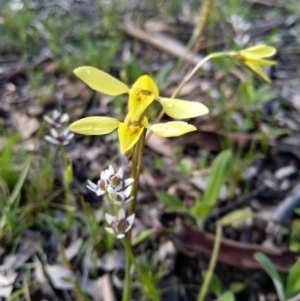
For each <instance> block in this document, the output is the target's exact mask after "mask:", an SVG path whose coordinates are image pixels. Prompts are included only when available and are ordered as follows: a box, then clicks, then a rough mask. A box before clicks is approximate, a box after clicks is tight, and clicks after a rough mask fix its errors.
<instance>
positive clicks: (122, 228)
mask: <svg viewBox="0 0 300 301" xmlns="http://www.w3.org/2000/svg"><path fill="white" fill-rule="evenodd" d="M134 216H135V215H134V214H132V215H130V216H128V217H127V218H126V215H125V211H124V209H122V208H121V209H120V210H119V214H118V217H116V216H112V215H110V214H108V213H106V214H105V219H106V221H107V223H108V224H109V226H110V227H105V230H106V231H107V232H109V233H111V234H114V235H116V237H117V238H118V239H121V238H124V237H125V234H126V233H127V232H128V231H129V230H130V228H131V227H132V225H133V222H134Z"/></svg>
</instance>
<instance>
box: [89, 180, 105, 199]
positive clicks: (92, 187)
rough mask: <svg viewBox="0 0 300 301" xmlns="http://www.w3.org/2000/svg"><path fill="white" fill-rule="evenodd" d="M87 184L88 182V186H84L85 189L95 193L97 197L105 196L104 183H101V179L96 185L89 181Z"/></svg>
mask: <svg viewBox="0 0 300 301" xmlns="http://www.w3.org/2000/svg"><path fill="white" fill-rule="evenodd" d="M87 182H88V185H86V188H88V189H89V190H91V191H93V192H95V193H96V194H97V195H98V196H100V195H103V194H105V192H106V185H105V182H103V181H102V180H101V179H100V180H99V181H98V183H97V184H95V183H93V182H92V181H90V180H88V181H87Z"/></svg>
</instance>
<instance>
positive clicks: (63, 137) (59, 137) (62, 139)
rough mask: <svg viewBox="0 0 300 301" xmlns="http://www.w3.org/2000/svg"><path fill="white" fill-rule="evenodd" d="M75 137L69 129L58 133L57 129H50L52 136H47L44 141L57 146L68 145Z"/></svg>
mask: <svg viewBox="0 0 300 301" xmlns="http://www.w3.org/2000/svg"><path fill="white" fill-rule="evenodd" d="M73 137H74V133H71V132H70V131H69V130H68V129H67V128H66V129H64V130H62V131H60V132H58V131H57V130H56V129H54V128H51V129H50V136H49V135H46V136H45V137H44V139H45V140H46V141H48V142H50V143H52V144H55V145H67V144H69V143H70V142H71V140H72V139H73Z"/></svg>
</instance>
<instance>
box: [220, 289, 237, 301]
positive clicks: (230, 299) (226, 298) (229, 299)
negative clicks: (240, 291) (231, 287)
mask: <svg viewBox="0 0 300 301" xmlns="http://www.w3.org/2000/svg"><path fill="white" fill-rule="evenodd" d="M218 300H219V301H235V296H234V294H233V292H231V291H226V292H224V293H223V294H222V295H220V296H219V298H218Z"/></svg>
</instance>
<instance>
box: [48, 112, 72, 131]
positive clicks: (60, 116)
mask: <svg viewBox="0 0 300 301" xmlns="http://www.w3.org/2000/svg"><path fill="white" fill-rule="evenodd" d="M43 118H44V120H45V121H46V122H48V123H49V124H50V125H52V126H53V127H55V128H59V127H61V126H62V125H63V124H64V123H66V122H68V121H69V115H68V114H67V113H60V112H59V111H58V110H54V111H53V112H52V116H51V117H49V116H47V115H44V116H43Z"/></svg>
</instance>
